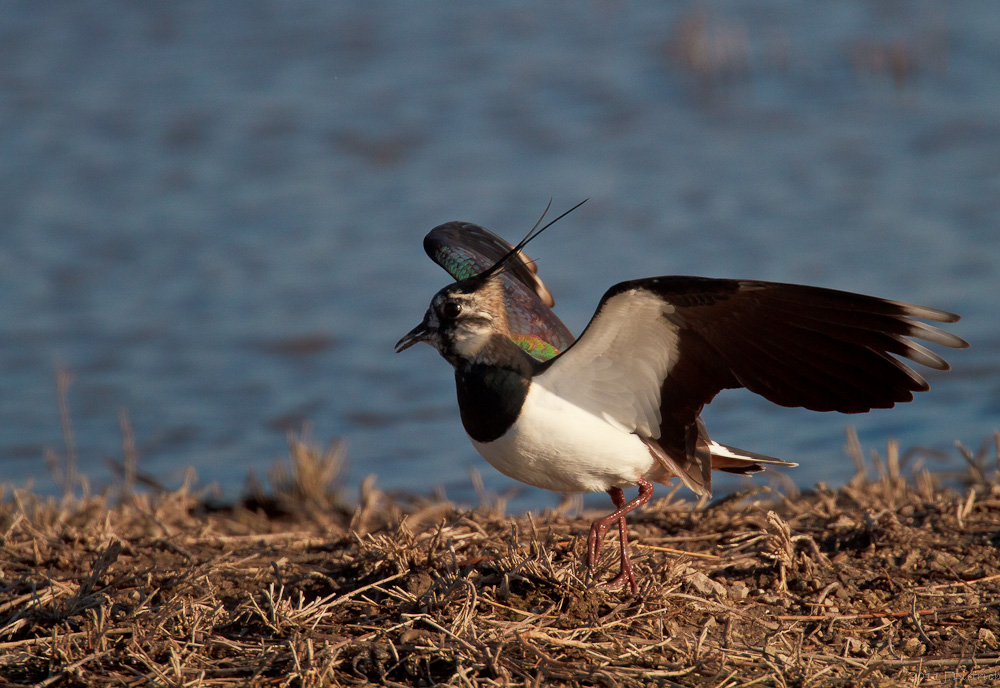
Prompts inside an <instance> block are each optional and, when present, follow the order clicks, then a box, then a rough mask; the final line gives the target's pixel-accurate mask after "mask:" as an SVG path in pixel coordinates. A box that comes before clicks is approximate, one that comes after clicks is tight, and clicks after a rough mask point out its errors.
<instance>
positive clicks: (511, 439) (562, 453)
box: [472, 378, 655, 492]
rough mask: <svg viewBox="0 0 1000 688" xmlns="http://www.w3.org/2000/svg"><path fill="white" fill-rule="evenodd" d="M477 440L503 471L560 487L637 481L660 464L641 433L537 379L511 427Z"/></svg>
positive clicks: (598, 487) (601, 487)
mask: <svg viewBox="0 0 1000 688" xmlns="http://www.w3.org/2000/svg"><path fill="white" fill-rule="evenodd" d="M472 444H473V446H475V448H476V449H477V450H478V451H479V453H480V454H482V455H483V458H485V459H486V460H487V461H488V462H489V463H490V465H492V466H493V467H494V468H496V469H497V470H498V471H500V472H501V473H503V474H504V475H507V476H509V477H511V478H514V479H515V480H519V481H521V482H523V483H527V484H529V485H534V486H535V487H541V488H544V489H546V490H555V491H558V492H593V491H598V490H607V489H608V488H609V487H615V486H617V487H626V486H629V485H634V484H635V483H636V480H637V479H638V478H640V477H642V476H644V475H645V474H646V473H647V472H649V470H650V469H651V468H652V467H653V465H654V463H655V460H654V458H653V456H652V455H651V454H650V453H649V449H648V448H647V447H646V445H645V444H644V443H643V442H642V440H640V439H639V438H638V437H637V436H636V435H633V434H632V433H631V432H628V431H627V430H624V429H622V428H621V427H620V426H617V425H612V424H611V423H609V422H608V421H607V420H605V419H604V418H601V417H599V416H596V415H594V414H593V413H591V412H589V411H585V410H583V409H582V408H580V407H579V406H575V405H573V404H571V403H569V402H567V401H566V400H565V399H562V398H560V397H558V396H556V395H555V394H553V393H552V392H550V391H549V390H548V389H546V388H545V386H544V385H543V384H541V383H539V381H538V378H535V380H534V381H533V384H532V385H531V388H530V389H529V390H528V396H527V398H525V400H524V406H523V407H522V409H521V415H520V416H519V417H518V419H517V421H516V422H515V423H514V425H512V426H511V428H510V430H508V431H507V433H506V434H505V435H504V436H503V437H501V438H499V439H497V440H494V441H492V442H477V441H475V440H472Z"/></svg>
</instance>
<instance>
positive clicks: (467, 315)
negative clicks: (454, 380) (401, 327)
mask: <svg viewBox="0 0 1000 688" xmlns="http://www.w3.org/2000/svg"><path fill="white" fill-rule="evenodd" d="M495 334H499V335H503V336H509V335H510V331H509V330H508V327H507V310H506V308H505V306H504V301H503V283H502V281H501V279H500V277H499V276H497V275H495V274H494V275H479V276H476V277H471V278H469V279H465V280H461V281H460V282H455V283H454V284H449V285H448V286H447V287H445V288H444V289H442V290H441V291H439V292H438V293H437V294H435V295H434V298H433V299H431V305H430V306H429V307H428V308H427V313H425V314H424V319H423V321H422V322H421V323H420V324H419V325H417V326H416V327H414V328H413V329H412V330H410V331H409V332H407V333H406V335H405V336H404V337H403V338H402V339H400V340H399V341H398V342H397V343H396V353H399V352H400V351H403V350H405V349H409V348H410V347H411V346H413V345H414V344H416V343H417V342H427V343H428V344H430V345H431V346H433V347H434V348H435V349H437V350H438V351H439V352H440V353H441V355H442V356H444V357H445V359H447V360H448V362H449V363H451V364H452V365H457V364H458V363H459V362H460V361H469V360H474V359H475V358H476V357H477V356H478V355H479V354H480V353H481V352H482V351H483V349H484V348H485V347H486V344H487V342H488V341H489V339H490V337H491V336H493V335H495Z"/></svg>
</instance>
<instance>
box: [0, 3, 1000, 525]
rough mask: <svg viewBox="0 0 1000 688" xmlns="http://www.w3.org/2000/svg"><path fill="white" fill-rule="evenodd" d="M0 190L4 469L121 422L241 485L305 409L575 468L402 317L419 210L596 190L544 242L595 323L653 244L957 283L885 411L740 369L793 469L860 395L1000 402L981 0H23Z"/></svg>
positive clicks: (31, 465) (837, 438)
mask: <svg viewBox="0 0 1000 688" xmlns="http://www.w3.org/2000/svg"><path fill="white" fill-rule="evenodd" d="M0 189H2V200H0V284H2V289H0V312H2V313H3V323H4V324H3V327H2V328H0V481H3V482H9V483H13V484H15V485H22V486H23V485H28V484H31V485H32V486H33V489H35V490H39V491H43V492H52V493H54V494H55V493H58V489H59V488H58V485H57V482H56V481H55V480H54V479H53V475H52V473H51V471H50V469H49V466H48V463H47V461H46V456H48V457H49V459H50V460H52V459H56V460H64V459H65V457H66V456H67V455H69V454H72V455H73V456H74V457H75V459H76V462H77V464H78V469H79V470H80V471H81V473H83V474H85V475H87V476H88V478H89V480H90V481H91V484H92V485H93V487H94V488H95V489H99V488H100V486H101V485H106V484H108V483H110V482H112V481H113V480H114V479H115V472H114V470H113V468H112V467H113V465H114V463H115V462H116V461H117V462H120V461H121V459H122V456H123V452H125V451H129V450H127V449H123V438H124V439H125V441H126V442H130V441H131V442H134V444H135V452H136V454H137V456H138V465H139V470H140V471H141V472H143V473H145V474H148V475H149V476H151V477H152V478H154V479H155V480H157V481H159V482H161V483H162V484H164V485H166V486H170V487H175V486H177V485H178V484H179V483H180V481H181V479H182V475H183V471H184V469H185V468H186V467H187V466H193V467H194V468H195V469H196V470H197V473H198V477H199V480H200V482H201V483H211V482H217V483H218V484H219V485H220V486H221V488H222V491H223V493H224V494H228V495H233V496H235V495H237V494H238V493H239V492H240V490H241V489H242V488H243V486H244V483H245V479H246V476H247V472H248V471H251V470H252V471H255V472H256V473H258V474H260V473H263V472H265V471H266V469H267V467H268V466H270V465H271V464H272V463H273V462H274V461H275V460H276V459H279V458H281V457H283V456H286V454H287V449H286V446H287V445H286V442H287V435H288V433H289V432H290V431H291V432H300V431H302V429H303V428H308V432H309V433H310V436H311V437H312V438H313V439H314V440H315V441H317V442H319V443H321V444H323V443H326V442H327V441H329V440H331V439H333V438H335V437H343V438H346V440H347V442H348V445H347V446H348V450H347V456H348V460H349V465H348V475H347V484H348V485H351V486H353V485H356V484H357V483H358V482H359V481H360V480H361V479H362V478H363V477H364V476H366V475H369V474H374V475H375V476H377V481H378V485H379V486H380V487H382V488H383V489H394V488H405V489H409V490H415V491H418V492H425V493H426V492H430V491H432V490H434V489H438V488H443V489H444V491H445V493H446V494H447V496H448V497H450V498H452V499H456V500H461V501H466V502H467V503H468V502H473V503H474V502H475V500H476V495H475V493H474V491H473V481H472V480H471V479H470V475H469V471H470V469H478V470H481V471H482V473H483V480H484V481H485V484H486V487H487V489H488V490H492V491H496V492H505V491H507V490H509V489H515V490H516V496H514V498H513V501H512V503H511V506H512V507H513V508H515V509H527V508H540V507H544V506H547V505H551V504H554V503H555V502H556V500H557V499H558V496H556V495H550V494H548V493H545V492H543V491H540V490H535V489H532V488H528V487H523V486H518V485H516V484H515V483H513V482H512V481H510V480H508V479H507V478H505V477H503V476H501V475H499V474H498V473H496V472H495V471H494V470H493V469H492V468H490V467H489V466H488V465H487V464H486V463H485V462H484V461H482V459H480V458H479V457H478V455H477V454H476V453H475V452H474V450H473V449H472V447H471V446H470V444H469V443H468V440H467V439H466V437H465V435H464V433H463V431H462V428H461V424H460V421H459V418H458V412H457V408H456V405H455V401H454V387H453V379H452V373H451V370H450V368H449V366H448V365H447V364H446V363H445V362H444V361H443V360H442V359H440V358H439V356H438V355H437V353H436V352H434V351H433V350H432V349H430V348H429V347H416V348H414V349H411V350H409V351H407V352H406V353H405V354H403V355H399V356H396V355H395V354H393V351H392V346H393V344H394V343H395V341H396V340H397V339H398V338H399V337H400V336H402V335H403V334H404V333H405V332H406V331H407V330H409V329H410V328H411V327H412V326H413V325H415V324H416V323H417V322H418V321H419V320H420V318H421V317H422V316H423V313H424V310H425V308H426V306H427V303H428V302H429V299H430V297H431V296H432V295H433V293H434V292H435V291H436V290H437V289H439V288H440V287H442V286H444V284H446V283H447V282H449V281H450V280H449V278H448V277H447V275H446V274H445V273H444V272H443V271H441V270H440V269H439V268H438V267H437V266H436V265H434V264H433V263H432V262H431V261H430V260H428V259H427V257H426V256H425V255H424V253H423V251H422V249H421V240H422V237H423V235H424V234H425V233H426V232H427V231H428V230H429V229H430V228H431V227H433V226H435V225H437V224H439V223H441V222H445V221H448V220H467V221H471V222H476V223H478V224H482V225H484V226H486V227H488V228H490V229H492V230H494V231H496V232H497V233H499V234H501V235H502V236H505V237H506V238H508V239H512V240H516V239H518V238H520V237H521V236H522V235H523V234H524V233H525V232H526V231H527V230H528V229H529V228H530V227H531V226H532V224H533V223H534V222H535V220H536V219H537V218H538V216H539V214H540V213H541V211H542V209H543V208H544V207H545V204H546V203H547V202H548V201H549V199H550V198H552V199H554V202H553V211H554V212H559V211H562V210H564V209H565V208H568V207H569V206H571V205H573V204H574V203H576V202H577V201H579V200H581V199H583V198H586V197H589V198H590V199H591V200H590V202H589V203H587V204H586V205H585V206H584V207H583V208H581V209H580V210H578V211H576V212H575V213H573V214H572V215H570V216H569V217H567V218H566V219H564V220H562V221H561V222H560V223H559V224H558V225H557V226H555V227H553V228H552V229H551V230H550V231H549V232H547V233H546V234H545V236H543V237H542V238H541V239H540V240H539V241H537V242H535V243H534V244H533V245H532V247H531V248H532V250H531V252H530V253H531V255H532V257H534V258H536V259H537V260H538V261H539V265H540V270H541V274H542V276H543V277H544V279H545V282H546V283H547V284H548V286H549V287H550V288H551V290H552V292H553V293H554V295H555V296H556V301H557V303H556V312H557V313H558V314H559V315H560V316H561V317H562V318H563V320H565V322H566V323H567V324H568V325H569V326H570V328H571V329H573V330H574V331H575V332H579V331H580V330H582V329H583V327H584V325H585V324H586V322H587V320H588V319H589V317H590V315H591V314H592V313H593V310H594V308H595V307H596V305H597V302H598V300H599V299H600V297H601V295H602V294H603V292H604V290H605V289H606V288H607V287H609V286H610V285H611V284H613V283H615V282H617V281H620V280H624V279H631V278H637V277H646V276H653V275H660V274H697V275H707V276H717V277H746V278H758V279H769V280H782V281H793V282H806V283H810V284H818V285H823V286H829V287H836V288H841V289H848V290H852V291H861V292H867V293H872V294H876V295H879V296H885V297H890V298H895V299H901V300H906V301H912V302H916V303H920V304H926V305H931V306H935V307H938V308H943V309H946V310H951V311H955V312H958V313H961V314H962V315H963V320H962V322H961V323H959V324H957V325H956V326H954V327H952V328H951V329H952V330H953V331H955V332H956V333H958V334H959V335H961V336H963V337H965V338H966V339H968V340H969V341H970V342H972V343H973V348H972V349H970V350H968V351H959V352H956V351H947V352H943V353H945V354H946V356H947V358H948V360H949V361H951V362H952V364H953V366H954V370H953V371H952V372H950V373H947V374H937V373H933V372H930V373H928V374H927V377H928V379H929V380H930V381H931V384H932V387H933V390H932V392H931V393H929V394H924V395H920V396H919V397H918V399H917V400H916V401H915V402H914V403H912V404H907V405H903V406H900V407H898V408H896V409H894V410H891V411H879V412H874V413H871V414H867V415H864V416H853V417H848V416H841V415H828V414H814V413H809V412H804V411H797V410H788V409H781V408H778V407H775V406H772V405H770V404H768V403H767V402H763V401H762V400H759V399H757V398H755V397H753V395H750V394H748V393H745V392H742V391H737V392H726V393H724V394H722V395H720V397H719V398H718V399H717V401H716V402H715V403H714V404H713V405H712V406H711V407H710V409H709V411H708V413H707V414H706V420H707V422H708V427H709V429H710V431H711V433H712V435H713V437H715V438H716V439H718V440H720V441H723V442H726V443H728V444H733V445H736V446H742V447H746V448H748V449H752V450H754V451H758V452H762V453H766V454H771V455H774V456H779V457H782V458H785V459H788V460H793V461H799V462H800V463H801V464H802V466H801V467H800V468H798V469H796V470H795V471H793V472H791V473H789V475H790V477H791V478H792V479H793V480H795V482H796V483H797V484H799V485H802V486H809V485H812V484H813V483H815V482H817V481H827V482H831V483H839V482H843V481H844V480H846V479H847V478H849V477H850V476H851V474H852V473H853V471H854V468H853V466H852V465H851V462H850V461H849V460H848V459H847V458H846V457H845V455H844V452H843V445H844V443H845V429H846V428H847V427H849V426H852V425H853V426H856V427H857V430H858V433H859V435H860V437H861V440H862V442H863V443H865V444H866V446H869V447H880V448H881V447H884V445H885V442H886V441H887V440H888V439H890V438H898V439H899V440H900V442H901V444H902V446H903V447H904V448H906V447H913V446H923V447H929V448H931V449H934V450H944V451H946V452H948V453H950V454H952V455H955V450H954V448H953V444H954V442H955V441H956V440H960V441H962V442H963V443H965V444H966V445H968V446H970V447H973V448H975V447H978V446H979V445H980V443H981V442H982V441H983V440H984V439H985V438H987V437H988V436H989V435H990V433H991V432H992V431H993V430H994V429H995V428H996V427H998V425H1000V422H998V421H1000V360H998V358H997V356H996V352H997V348H998V345H1000V324H998V322H997V321H998V317H997V316H998V308H997V294H998V293H1000V267H998V260H1000V13H997V12H996V8H995V7H994V6H993V5H992V4H991V3H984V2H964V1H954V0H949V1H947V2H945V1H944V0H941V1H936V2H929V1H928V2H896V1H892V0H857V1H854V2H850V1H849V2H840V3H825V4H819V5H817V4H813V3H805V4H803V3H800V2H795V1H794V0H770V1H767V0H765V1H760V0H753V1H752V2H751V1H749V0H748V1H746V2H739V1H736V2H728V3H724V4H723V5H722V6H718V7H717V6H711V7H709V6H708V5H707V4H701V3H689V2H669V3H668V2H664V1H662V0H658V1H639V2H630V3H623V2H614V1H608V2H587V3H568V2H552V3H532V2H520V1H516V0H498V1H496V2H492V3H489V4H485V5H484V4H472V3H428V4H422V3H421V4H414V3H409V2H403V1H402V0H366V1H365V2H327V1H326V0H313V1H308V0H301V1H292V2H287V1H278V0H259V1H252V2H241V3H229V2H211V1H205V0H189V1H182V0H173V1H172V2H160V3H133V2H126V1H124V0H122V1H119V2H112V1H109V0H91V1H82V2H81V1H75V0H74V1H73V2H70V1H57V2H47V3H39V2H35V1H34V0H26V1H21V2H18V1H12V2H7V3H4V5H3V8H2V9H0ZM742 484H743V483H739V482H733V483H726V484H724V485H723V490H725V489H731V488H732V487H733V486H736V487H738V486H740V485H742ZM727 486H728V487H727ZM600 497H601V503H602V504H603V501H605V500H606V497H604V496H603V495H601V496H600Z"/></svg>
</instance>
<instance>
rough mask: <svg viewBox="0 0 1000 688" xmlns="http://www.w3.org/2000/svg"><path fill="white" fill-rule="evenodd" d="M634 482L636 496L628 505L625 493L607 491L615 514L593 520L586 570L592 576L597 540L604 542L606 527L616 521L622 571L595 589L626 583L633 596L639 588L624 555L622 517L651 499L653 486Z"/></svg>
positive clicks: (625, 536) (615, 489) (598, 546)
mask: <svg viewBox="0 0 1000 688" xmlns="http://www.w3.org/2000/svg"><path fill="white" fill-rule="evenodd" d="M637 482H638V484H639V496H638V497H636V498H635V499H633V500H632V501H631V502H629V503H628V504H626V503H625V493H623V492H622V490H621V488H620V487H612V488H609V489H608V494H609V495H611V501H613V502H614V503H615V507H616V508H615V511H614V512H612V513H610V514H608V515H607V516H605V517H604V518H601V519H598V520H596V521H594V523H593V524H592V525H591V526H590V537H589V538H588V539H587V569H588V570H589V571H590V575H591V576H593V575H594V568H595V567H596V566H597V556H598V554H599V553H600V551H601V541H602V540H604V534H605V533H606V532H607V531H608V527H609V526H610V525H611V524H612V523H614V522H615V521H617V522H618V540H619V545H620V547H621V561H622V569H621V572H620V573H619V574H618V575H617V576H615V577H614V578H613V579H612V580H610V581H607V582H606V583H601V584H600V585H599V586H598V587H602V588H616V587H620V586H622V585H624V584H625V582H626V581H627V582H628V584H629V587H630V588H631V590H632V594H633V595H634V594H635V593H637V592H639V585H638V583H636V582H635V573H634V572H633V571H632V560H631V559H630V558H629V555H628V533H627V531H626V524H625V514H627V513H629V512H630V511H632V510H633V509H637V508H638V507H640V506H642V505H643V504H645V503H646V502H648V501H649V498H650V497H652V496H653V483H651V482H649V481H648V480H646V479H645V478H639V480H638V481H637Z"/></svg>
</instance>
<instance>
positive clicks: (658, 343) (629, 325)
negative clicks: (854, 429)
mask: <svg viewBox="0 0 1000 688" xmlns="http://www.w3.org/2000/svg"><path fill="white" fill-rule="evenodd" d="M958 319H959V318H958V316H957V315H954V314H952V313H947V312H945V311H940V310H936V309H934V308H926V307H924V306H915V305H912V304H908V303H901V302H899V301H889V300H886V299H880V298H876V297H872V296H863V295H860V294H852V293H848V292H843V291H835V290H832V289H823V288H819V287H806V286H799V285H794V284H780V283H775V282H757V281H749V280H723V279H709V278H703V277H656V278H651V279H642V280H634V281H631V282H622V283H621V284H617V285H615V286H613V287H611V289H610V290H608V292H607V293H606V294H605V295H604V297H603V298H602V299H601V303H600V305H599V306H598V308H597V312H596V313H595V314H594V317H593V318H592V319H591V321H590V324H589V325H587V329H586V330H584V332H583V334H582V335H580V338H579V339H578V340H577V341H576V343H575V344H573V346H571V347H570V348H569V349H568V350H566V351H565V352H563V353H562V354H561V355H560V356H558V357H556V358H555V359H553V360H551V361H549V362H548V363H547V364H546V366H544V367H543V369H542V371H541V372H540V373H539V375H538V376H537V377H536V378H535V382H536V383H537V384H541V385H544V386H546V387H548V388H550V389H552V390H553V391H555V392H557V393H558V394H559V395H560V396H562V397H564V398H567V399H570V400H572V401H573V402H574V403H576V404H577V405H579V406H581V407H583V408H585V409H587V410H589V411H591V412H592V413H594V414H596V415H598V416H601V417H604V418H606V419H607V420H609V421H610V422H612V423H615V424H617V425H619V426H620V427H622V428H623V429H625V430H628V431H630V432H635V433H636V434H638V435H640V436H641V437H643V438H647V439H649V440H652V441H654V442H655V443H656V444H657V445H659V446H660V447H661V448H662V449H663V450H664V451H665V452H666V453H667V454H668V455H670V456H672V457H675V458H677V459H678V460H680V459H683V458H684V457H688V456H691V455H692V453H693V451H694V448H693V447H692V442H694V441H696V440H697V437H698V433H697V427H696V424H697V420H698V415H699V414H700V413H701V410H702V407H703V406H704V405H705V404H707V403H708V402H709V401H711V400H712V398H713V397H715V395H716V394H718V393H719V392H720V391H721V390H723V389H726V388H735V387H746V388H747V389H749V390H750V391H752V392H755V393H757V394H760V395H761V396H763V397H765V398H766V399H768V400H770V401H772V402H774V403H776V404H780V405H782V406H801V407H805V408H807V409H812V410H814V411H840V412H843V413H861V412H864V411H868V410H870V409H873V408H889V407H891V406H893V405H894V404H896V403H897V402H904V401H910V400H912V399H913V393H914V392H920V391H924V390H926V389H927V388H928V385H927V382H926V381H925V380H924V379H923V378H922V377H921V376H920V375H919V374H918V373H917V372H916V371H915V370H913V369H912V368H910V367H909V366H908V365H906V364H905V363H903V361H901V360H900V359H898V358H896V357H897V356H901V357H903V358H905V359H909V360H910V361H913V362H915V363H919V364H921V365H924V366H927V367H929V368H934V369H937V370H947V369H948V367H949V366H948V364H947V363H946V362H945V361H944V359H942V358H941V357H940V356H938V355H937V354H935V353H933V352H932V351H930V350H929V349H927V348H925V347H923V346H921V345H920V344H918V343H916V342H914V341H912V339H922V340H924V341H928V342H932V343H934V344H940V345H942V346H948V347H952V348H965V347H967V346H968V343H967V342H965V341H964V340H963V339H961V338H959V337H957V336H955V335H953V334H950V333H948V332H945V331H944V330H942V329H940V328H938V327H934V326H932V325H928V324H926V323H923V322H919V321H920V320H930V321H935V322H942V323H951V322H956V321H957V320H958Z"/></svg>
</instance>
